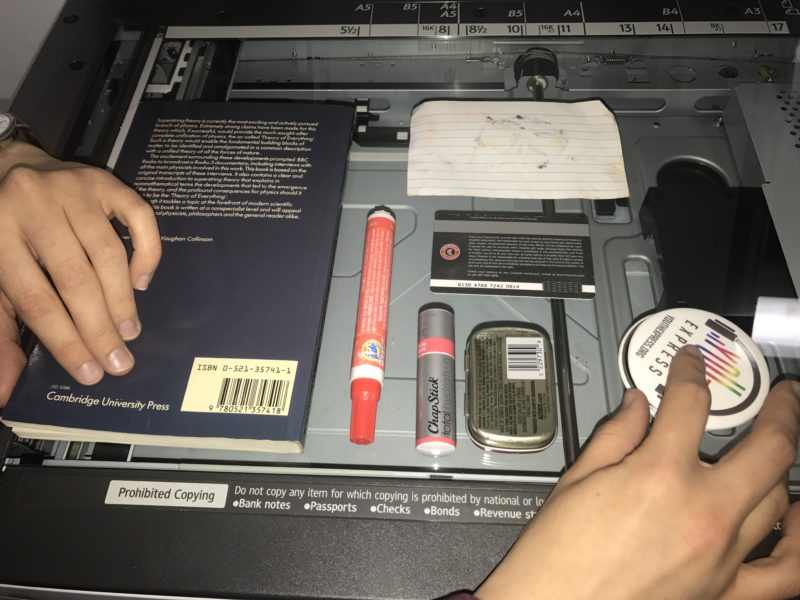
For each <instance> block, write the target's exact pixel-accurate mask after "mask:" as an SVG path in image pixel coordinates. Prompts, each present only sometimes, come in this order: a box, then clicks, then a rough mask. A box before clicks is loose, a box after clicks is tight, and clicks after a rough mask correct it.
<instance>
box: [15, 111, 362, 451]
mask: <svg viewBox="0 0 800 600" xmlns="http://www.w3.org/2000/svg"><path fill="white" fill-rule="evenodd" d="M352 124H353V109H352V108H351V107H348V106H342V105H326V104H313V103H308V104H302V103H194V102H191V103H189V102H163V103H162V102H146V103H143V104H141V105H140V106H139V109H138V111H137V114H136V117H135V119H134V121H133V124H132V126H131V129H130V132H129V134H128V136H127V138H126V141H125V144H124V147H123V148H122V151H121V153H120V155H119V158H118V160H117V163H116V173H117V175H118V176H119V177H120V178H121V179H122V180H123V181H125V182H126V183H128V184H130V185H132V186H133V187H135V188H136V189H137V190H138V191H139V193H140V194H141V195H142V196H143V197H144V198H146V199H147V200H148V201H149V202H150V203H151V204H152V205H153V208H154V209H155V211H156V215H157V218H158V224H159V229H160V233H161V240H162V246H163V257H162V261H161V264H160V266H159V268H158V271H157V272H156V274H155V277H154V279H153V281H152V283H151V285H150V288H149V289H148V290H147V291H146V292H137V293H136V302H137V306H138V310H139V317H140V319H141V321H142V333H141V335H140V336H139V338H138V339H137V340H135V341H133V342H129V347H130V349H131V351H132V352H133V354H134V357H135V359H136V365H135V367H134V369H133V371H131V372H130V373H129V374H128V375H125V376H122V377H112V376H109V375H106V376H105V377H104V378H103V380H102V381H101V382H100V383H98V384H97V385H94V386H82V385H80V384H77V383H76V382H75V381H74V380H73V379H72V378H71V377H70V376H69V375H68V374H67V373H66V372H65V371H64V370H63V369H62V368H61V367H60V366H59V365H58V364H57V363H56V362H55V360H53V358H52V357H51V356H50V354H49V353H48V352H47V350H46V349H44V348H43V347H42V346H37V347H36V348H35V350H34V351H33V354H32V355H31V358H30V361H29V364H28V366H27V367H26V369H25V371H24V373H23V375H22V377H21V378H20V381H19V382H18V384H17V387H16V389H15V391H14V393H13V395H12V398H11V401H10V402H9V404H8V406H7V407H6V408H5V409H4V410H3V413H2V420H3V421H4V422H5V423H6V424H8V425H10V426H11V427H12V428H13V430H14V432H15V433H16V434H17V435H19V436H20V437H24V438H36V439H64V440H75V441H94V442H123V443H133V444H151V445H170V446H185V447H204V448H220V449H233V450H261V451H271V452H281V451H282V452H301V451H302V448H303V438H304V433H305V426H306V421H307V417H308V410H309V404H310V399H311V392H312V387H313V381H314V371H315V366H316V361H317V354H318V350H319V344H320V340H321V336H322V325H323V317H324V311H325V302H326V296H327V291H328V285H329V282H330V275H331V268H332V262H333V254H334V249H335V244H336V235H337V229H338V221H339V214H340V207H341V192H342V186H343V179H344V173H345V169H346V164H345V162H346V159H347V152H348V148H349V143H350V138H351V130H352ZM121 235H122V237H123V239H125V240H126V243H129V240H128V239H127V236H126V232H124V231H121Z"/></svg>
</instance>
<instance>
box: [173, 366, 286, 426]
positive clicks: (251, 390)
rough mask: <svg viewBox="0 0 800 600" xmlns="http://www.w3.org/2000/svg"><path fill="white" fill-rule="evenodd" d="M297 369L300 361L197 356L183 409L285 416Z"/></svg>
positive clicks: (187, 410) (188, 410)
mask: <svg viewBox="0 0 800 600" xmlns="http://www.w3.org/2000/svg"><path fill="white" fill-rule="evenodd" d="M296 372H297V361H296V360H263V359H245V358H207V357H195V359H194V364H193V365H192V372H191V374H190V375H189V380H188V382H187V384H186V392H185V393H184V395H183V403H182V404H181V410H182V411H184V412H203V413H220V414H244V415H275V416H285V415H288V414H289V408H290V406H291V400H292V389H293V388H294V378H295V373H296Z"/></svg>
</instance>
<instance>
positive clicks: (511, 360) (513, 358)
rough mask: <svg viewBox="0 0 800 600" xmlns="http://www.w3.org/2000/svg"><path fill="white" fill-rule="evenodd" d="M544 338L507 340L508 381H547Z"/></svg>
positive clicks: (510, 338)
mask: <svg viewBox="0 0 800 600" xmlns="http://www.w3.org/2000/svg"><path fill="white" fill-rule="evenodd" d="M545 376H546V373H545V368H544V344H543V342H542V338H512V337H509V338H506V379H545Z"/></svg>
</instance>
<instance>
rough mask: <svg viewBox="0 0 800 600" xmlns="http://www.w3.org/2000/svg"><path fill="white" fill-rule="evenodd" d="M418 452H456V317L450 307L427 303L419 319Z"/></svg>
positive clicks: (439, 454) (442, 453) (438, 454)
mask: <svg viewBox="0 0 800 600" xmlns="http://www.w3.org/2000/svg"><path fill="white" fill-rule="evenodd" d="M417 340H418V342H417V452H420V453H422V454H427V455H429V456H446V455H447V454H452V453H453V452H455V450H456V346H455V318H454V313H453V309H452V308H451V307H450V306H448V305H447V304H441V303H438V302H437V303H432V304H426V305H425V306H423V307H422V308H420V309H419V316H418V317H417Z"/></svg>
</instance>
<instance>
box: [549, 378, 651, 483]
mask: <svg viewBox="0 0 800 600" xmlns="http://www.w3.org/2000/svg"><path fill="white" fill-rule="evenodd" d="M649 422H650V409H649V408H648V404H647V398H645V396H644V394H643V393H642V392H640V391H639V390H637V389H632V390H627V391H626V392H625V395H624V396H623V397H622V404H621V406H620V409H619V410H618V411H617V414H615V415H614V416H613V417H612V418H611V419H610V420H609V421H607V422H606V423H604V424H603V425H601V426H600V427H599V428H598V429H597V430H596V431H595V432H594V434H593V435H592V437H591V438H590V439H589V442H588V444H587V445H586V446H585V447H584V449H583V451H582V452H581V455H580V456H579V457H578V460H577V461H576V462H575V464H574V465H573V466H572V468H571V469H569V470H568V471H567V473H566V474H565V475H564V477H562V480H563V479H567V480H568V481H569V482H570V483H572V482H574V481H578V480H580V479H583V478H584V477H586V476H587V475H590V474H591V473H593V472H595V471H597V470H599V469H603V468H605V467H609V466H611V465H615V464H617V463H618V462H620V461H621V460H622V459H623V458H625V457H626V456H628V455H629V454H630V453H631V452H633V451H634V450H635V449H636V447H637V446H638V445H639V444H640V443H641V442H642V440H643V439H644V436H645V435H646V434H647V425H648V424H649Z"/></svg>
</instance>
